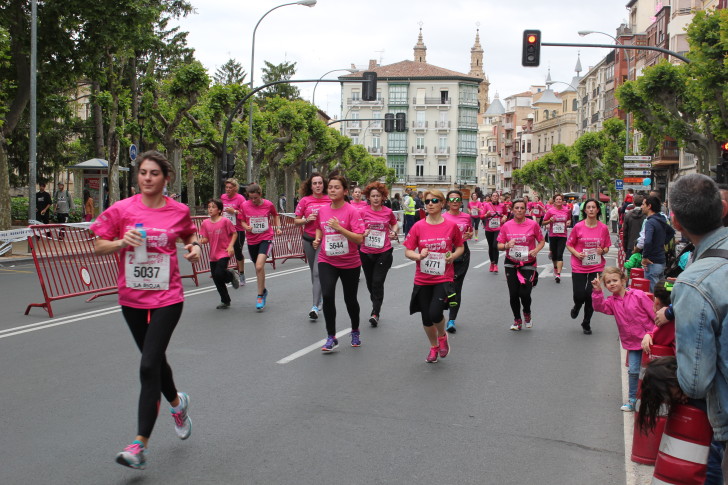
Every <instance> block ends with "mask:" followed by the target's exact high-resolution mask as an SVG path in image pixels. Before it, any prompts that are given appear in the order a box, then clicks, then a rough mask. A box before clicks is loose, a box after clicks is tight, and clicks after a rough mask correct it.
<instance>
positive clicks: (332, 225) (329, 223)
mask: <svg viewBox="0 0 728 485" xmlns="http://www.w3.org/2000/svg"><path fill="white" fill-rule="evenodd" d="M326 225H327V226H329V227H330V228H331V229H333V230H334V231H336V232H341V230H342V229H343V227H341V224H340V223H339V220H338V219H337V218H336V217H332V218H331V219H329V220H328V221H327V222H326Z"/></svg>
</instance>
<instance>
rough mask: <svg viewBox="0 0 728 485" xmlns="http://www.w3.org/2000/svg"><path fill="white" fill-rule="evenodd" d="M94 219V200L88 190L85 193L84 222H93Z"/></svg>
mask: <svg viewBox="0 0 728 485" xmlns="http://www.w3.org/2000/svg"><path fill="white" fill-rule="evenodd" d="M93 218H94V198H93V197H91V192H89V191H88V189H86V190H84V191H83V220H84V222H91V219H93Z"/></svg>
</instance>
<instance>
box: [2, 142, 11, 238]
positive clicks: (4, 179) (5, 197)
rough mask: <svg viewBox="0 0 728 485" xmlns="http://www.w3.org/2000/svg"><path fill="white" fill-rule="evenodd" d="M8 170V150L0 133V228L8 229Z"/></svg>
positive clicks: (9, 218)
mask: <svg viewBox="0 0 728 485" xmlns="http://www.w3.org/2000/svg"><path fill="white" fill-rule="evenodd" d="M10 207H11V205H10V172H9V170H8V151H7V146H6V145H5V137H4V136H3V134H2V133H0V209H1V210H0V230H2V231H6V230H8V229H10V224H11V222H12V221H11V214H10Z"/></svg>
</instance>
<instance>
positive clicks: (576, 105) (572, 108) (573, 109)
mask: <svg viewBox="0 0 728 485" xmlns="http://www.w3.org/2000/svg"><path fill="white" fill-rule="evenodd" d="M578 108H579V103H577V102H576V99H574V100H572V101H571V111H576V110H577V109H578Z"/></svg>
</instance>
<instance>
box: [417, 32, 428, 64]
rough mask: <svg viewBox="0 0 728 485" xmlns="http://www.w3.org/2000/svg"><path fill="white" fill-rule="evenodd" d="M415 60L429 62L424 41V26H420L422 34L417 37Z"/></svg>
mask: <svg viewBox="0 0 728 485" xmlns="http://www.w3.org/2000/svg"><path fill="white" fill-rule="evenodd" d="M415 62H424V63H427V47H425V43H424V42H422V27H420V36H419V37H418V38H417V44H416V45H415Z"/></svg>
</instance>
